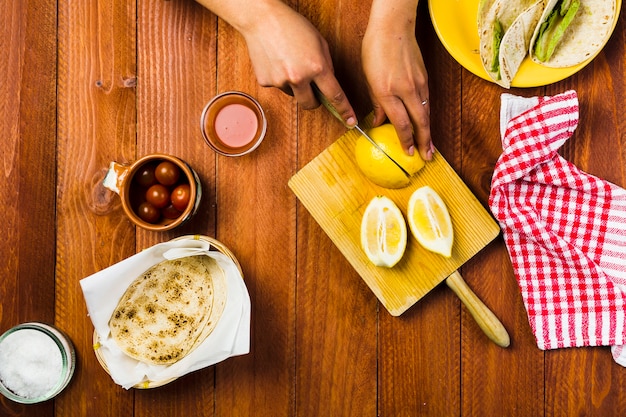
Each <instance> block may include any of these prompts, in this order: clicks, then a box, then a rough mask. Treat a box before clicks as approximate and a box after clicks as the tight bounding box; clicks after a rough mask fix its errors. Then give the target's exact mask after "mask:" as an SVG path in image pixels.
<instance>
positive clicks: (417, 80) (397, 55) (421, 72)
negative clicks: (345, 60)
mask: <svg viewBox="0 0 626 417" xmlns="http://www.w3.org/2000/svg"><path fill="white" fill-rule="evenodd" d="M361 56H362V61H363V70H364V72H365V76H366V78H367V82H368V87H369V91H370V96H371V99H372V103H373V105H374V126H378V125H380V124H381V123H383V122H384V121H385V119H386V118H388V119H389V121H390V122H391V123H392V124H393V125H394V127H395V129H396V132H397V133H398V137H399V138H400V142H401V144H402V147H403V149H404V150H405V152H406V153H407V154H409V155H411V154H413V152H414V150H415V144H417V149H418V151H419V154H420V155H421V157H422V158H423V159H424V160H430V159H431V158H432V153H433V149H434V148H433V145H432V139H431V136H430V97H429V92H428V75H427V72H426V67H425V65H424V60H423V58H422V53H421V51H420V48H419V46H418V44H417V41H416V39H415V32H414V25H407V27H401V25H400V27H393V28H388V27H385V28H383V29H382V30H381V27H379V26H377V27H372V25H369V26H368V28H367V30H366V32H365V36H364V38H363V46H362V53H361ZM414 137H415V139H414Z"/></svg>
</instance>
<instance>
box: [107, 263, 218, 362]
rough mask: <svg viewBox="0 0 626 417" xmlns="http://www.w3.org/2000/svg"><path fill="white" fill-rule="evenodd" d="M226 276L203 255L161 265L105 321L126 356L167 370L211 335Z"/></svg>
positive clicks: (134, 286)
mask: <svg viewBox="0 0 626 417" xmlns="http://www.w3.org/2000/svg"><path fill="white" fill-rule="evenodd" d="M226 292H227V287H226V277H225V276H224V271H223V270H222V268H220V266H219V265H218V264H217V262H216V261H215V259H213V258H211V257H208V256H206V255H198V256H189V257H185V258H179V259H174V260H168V261H163V262H160V263H158V264H156V265H154V266H153V267H151V268H150V269H148V270H147V271H146V272H144V273H143V274H142V275H141V276H139V277H138V278H136V279H135V280H134V281H133V282H132V283H131V285H130V286H129V287H128V289H127V290H126V292H125V293H124V295H123V296H122V298H121V299H120V301H119V303H118V305H117V307H116V308H115V310H114V312H113V315H112V316H111V319H110V321H109V327H110V329H111V336H112V338H113V340H114V341H115V342H116V344H117V345H118V346H119V347H120V349H121V350H122V351H123V352H124V353H126V354H127V355H128V356H130V357H132V358H134V359H136V360H138V361H141V362H145V363H148V364H153V365H167V364H172V363H175V362H177V361H179V360H181V359H182V358H184V357H185V356H187V355H188V354H189V353H190V352H191V351H193V349H195V348H196V347H197V346H198V345H200V344H201V343H202V342H203V341H204V340H205V339H206V338H207V336H208V335H209V334H211V332H212V331H213V329H214V328H215V326H216V325H217V322H218V321H219V319H220V317H221V315H222V312H223V311H224V307H225V305H226Z"/></svg>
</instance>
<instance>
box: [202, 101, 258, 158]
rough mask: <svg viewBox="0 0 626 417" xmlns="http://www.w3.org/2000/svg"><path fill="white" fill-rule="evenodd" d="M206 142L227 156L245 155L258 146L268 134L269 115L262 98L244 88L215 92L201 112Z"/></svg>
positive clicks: (203, 134)
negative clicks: (266, 114)
mask: <svg viewBox="0 0 626 417" xmlns="http://www.w3.org/2000/svg"><path fill="white" fill-rule="evenodd" d="M200 129H201V131H202V136H203V137H204V140H205V141H206V143H207V144H208V145H209V146H210V147H211V148H212V149H213V150H214V151H215V152H217V153H219V154H221V155H224V156H242V155H247V154H249V153H250V152H252V151H253V150H255V149H256V148H257V147H258V146H259V145H260V144H261V142H262V141H263V138H265V133H266V130H267V119H266V117H265V112H264V111H263V108H262V107H261V105H260V104H259V102H258V101H257V100H256V99H254V98H253V97H252V96H250V95H248V94H246V93H243V92H241V91H226V92H224V93H221V94H218V95H217V96H215V97H214V98H213V99H212V100H211V101H209V103H208V104H207V105H206V107H205V108H204V110H203V111H202V115H201V116H200Z"/></svg>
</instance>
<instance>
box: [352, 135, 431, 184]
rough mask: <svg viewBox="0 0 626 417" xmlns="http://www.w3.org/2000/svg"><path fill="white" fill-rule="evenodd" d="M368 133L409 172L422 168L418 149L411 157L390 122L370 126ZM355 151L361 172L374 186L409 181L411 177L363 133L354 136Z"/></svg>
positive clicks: (422, 163)
mask: <svg viewBox="0 0 626 417" xmlns="http://www.w3.org/2000/svg"><path fill="white" fill-rule="evenodd" d="M367 134H368V135H369V136H370V137H371V138H372V139H373V140H374V142H376V143H377V144H378V146H380V148H381V149H383V150H384V151H385V153H386V154H387V155H389V156H390V157H391V158H393V159H394V161H396V162H397V163H398V164H400V166H401V167H402V168H404V170H405V171H407V172H408V173H409V174H410V175H413V174H415V173H416V172H417V171H419V170H420V169H422V168H423V167H424V160H423V159H422V158H421V157H420V156H419V154H418V153H417V152H416V153H415V155H413V156H409V155H407V154H406V153H405V152H404V150H403V149H402V146H401V145H400V139H398V134H397V133H396V128H395V127H393V125H392V124H390V123H385V124H383V125H380V126H378V127H374V128H372V129H369V130H368V131H367ZM354 154H355V157H356V163H357V165H358V167H359V169H360V170H361V172H362V173H363V175H365V176H366V177H367V178H368V179H369V180H370V181H371V182H373V183H374V184H376V185H379V186H381V187H384V188H403V187H406V186H407V185H409V183H410V182H411V179H410V178H408V177H407V176H406V175H405V174H404V173H403V172H402V170H401V169H400V168H398V166H397V165H396V164H394V163H393V161H391V160H390V159H389V158H388V157H387V156H386V155H385V154H384V153H382V152H381V151H380V149H378V148H376V147H375V146H374V145H372V144H371V143H370V142H369V141H368V140H367V139H366V138H365V136H360V137H359V138H358V139H357V141H356V145H355V148H354Z"/></svg>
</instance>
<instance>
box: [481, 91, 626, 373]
mask: <svg viewBox="0 0 626 417" xmlns="http://www.w3.org/2000/svg"><path fill="white" fill-rule="evenodd" d="M500 117H501V133H502V148H503V153H502V155H501V156H500V158H499V160H498V162H497V164H496V167H495V172H494V175H493V179H492V184H491V194H490V196H489V205H490V207H491V210H492V212H493V214H494V216H495V217H496V218H497V219H498V221H499V223H500V226H501V227H502V230H503V233H504V239H505V243H506V246H507V249H508V251H509V254H510V256H511V261H512V264H513V269H514V271H515V275H516V277H517V281H518V283H519V286H520V289H521V293H522V298H523V300H524V304H525V306H526V310H527V312H528V319H529V322H530V326H531V328H532V331H533V333H534V335H535V338H536V339H537V345H538V347H539V348H540V349H555V348H563V347H571V346H612V352H613V357H614V359H615V360H616V361H617V362H618V363H620V364H621V365H622V366H626V347H623V346H622V345H624V344H626V328H625V326H626V292H625V291H626V191H625V190H624V189H622V188H620V187H618V186H616V185H614V184H611V183H609V182H607V181H604V180H601V179H599V178H596V177H594V176H592V175H589V174H587V173H585V172H583V171H581V170H579V169H578V168H577V167H576V166H574V165H573V164H571V163H570V162H568V161H566V160H565V159H563V158H562V157H561V156H560V155H559V154H558V153H557V151H558V149H559V148H560V147H561V146H562V145H563V143H565V141H566V140H567V139H569V138H570V136H571V135H572V133H573V132H574V130H575V129H576V126H577V124H578V98H577V96H576V92H575V91H568V92H565V93H563V94H560V95H557V96H554V97H533V98H522V97H516V96H513V95H510V94H504V95H503V96H502V108H501V114H500Z"/></svg>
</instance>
